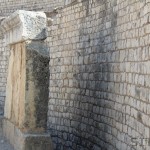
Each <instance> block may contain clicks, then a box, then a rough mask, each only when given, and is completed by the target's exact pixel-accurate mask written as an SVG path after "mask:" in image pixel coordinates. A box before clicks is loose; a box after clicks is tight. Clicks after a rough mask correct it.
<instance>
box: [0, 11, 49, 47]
mask: <svg viewBox="0 0 150 150" xmlns="http://www.w3.org/2000/svg"><path fill="white" fill-rule="evenodd" d="M46 24H47V18H46V14H45V13H44V12H32V11H25V10H18V11H16V12H15V13H13V14H12V15H11V16H9V17H7V18H6V19H4V20H3V21H2V22H1V25H0V33H3V35H4V37H5V44H6V45H11V44H14V43H19V42H23V41H26V40H44V39H46V37H47V31H46Z"/></svg>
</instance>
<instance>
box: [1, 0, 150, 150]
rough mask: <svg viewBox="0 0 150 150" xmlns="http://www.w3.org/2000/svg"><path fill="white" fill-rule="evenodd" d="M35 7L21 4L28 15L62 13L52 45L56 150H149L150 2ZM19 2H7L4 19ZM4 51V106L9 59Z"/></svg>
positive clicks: (95, 0) (51, 127) (111, 0)
mask: <svg viewBox="0 0 150 150" xmlns="http://www.w3.org/2000/svg"><path fill="white" fill-rule="evenodd" d="M32 2H33V1H32ZM32 2H27V1H26V2H23V1H22V2H21V3H22V5H24V7H23V9H29V10H39V9H40V7H43V8H42V9H41V10H43V11H46V12H48V11H51V10H54V9H53V8H54V7H60V6H61V7H62V8H61V9H60V11H59V13H56V14H55V16H54V17H53V23H52V24H50V25H49V26H48V31H49V32H48V38H47V39H46V43H47V46H48V47H49V51H50V64H49V69H50V81H49V82H50V86H49V104H48V108H49V109H48V118H47V119H48V123H47V127H48V132H49V133H50V134H51V137H52V140H53V143H54V148H55V150H149V149H150V147H149V146H148V145H149V144H148V143H144V144H143V143H142V144H141V140H140V139H149V138H150V133H149V132H150V131H149V127H150V117H149V115H150V103H149V102H150V49H149V33H150V30H149V27H150V25H149V23H150V20H149V7H150V6H149V1H148V0H147V1H146V0H142V1H138V0H105V1H104V0H86V1H85V0H80V1H76V2H73V1H70V2H69V1H68V3H67V2H66V1H62V3H61V2H58V3H57V1H55V2H54V1H49V2H46V1H43V2H39V5H38V2H37V4H36V5H34V4H33V3H32ZM21 3H20V4H19V3H17V1H16V4H18V5H15V2H12V3H8V2H7V1H5V3H4V2H3V5H1V6H0V7H1V8H4V9H1V12H2V16H5V15H9V14H10V13H11V12H14V10H15V9H16V8H18V9H21ZM5 4H6V5H5ZM53 4H54V5H53ZM6 6H7V8H6ZM11 6H13V7H11ZM33 6H34V8H33ZM50 8H51V9H50ZM2 44H3V41H2V40H1V46H0V52H1V53H2V55H1V56H0V60H1V61H0V64H1V65H0V67H1V69H0V85H1V86H0V89H1V91H0V102H1V104H2V105H1V106H3V105H4V100H5V83H6V76H7V62H8V54H9V49H8V48H7V49H6V48H5V47H3V45H2ZM4 64H5V65H4ZM135 141H136V144H135Z"/></svg>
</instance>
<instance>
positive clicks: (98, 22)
mask: <svg viewBox="0 0 150 150" xmlns="http://www.w3.org/2000/svg"><path fill="white" fill-rule="evenodd" d="M89 2H90V1H84V2H83V5H84V6H85V7H86V8H87V11H86V18H83V19H82V22H81V26H80V31H79V32H80V48H79V50H78V61H79V63H80V62H81V60H82V59H83V64H82V62H81V64H79V66H78V69H79V73H76V74H74V81H76V82H77V83H76V84H77V88H78V89H79V92H78V94H77V95H76V96H75V97H74V102H75V106H76V108H75V109H76V111H75V114H73V116H72V117H73V120H75V121H74V124H73V126H74V130H73V135H74V139H73V140H74V142H75V143H76V144H77V149H78V150H80V149H87V150H100V149H102V150H110V149H111V150H113V149H116V148H115V142H116V141H117V140H118V139H117V137H115V136H114V137H113V135H112V132H117V130H118V129H116V128H117V127H116V122H119V123H120V124H122V122H123V116H122V113H121V112H119V110H116V111H115V101H116V96H117V95H116V94H115V92H116V90H119V89H118V88H117V87H115V86H114V81H113V73H114V72H116V71H117V69H119V66H118V64H117V61H118V60H117V58H116V59H115V58H113V55H114V54H115V53H114V52H115V50H116V43H115V38H116V30H115V29H116V24H117V13H116V12H114V11H113V8H114V6H115V5H116V1H112V2H110V3H108V2H107V1H103V0H101V1H98V0H97V4H99V5H104V6H103V7H104V8H103V11H101V12H100V13H98V14H96V15H92V11H94V10H93V9H94V8H93V9H92V8H91V7H92V5H90V4H89ZM109 4H111V7H110V9H109V6H108V5H109ZM95 11H96V8H95ZM87 20H88V21H87ZM115 57H118V58H119V53H118V55H116V56H115ZM118 71H119V70H118ZM115 89H116V90H115ZM115 113H118V116H119V117H118V118H115V116H113V115H114V114H115ZM116 136H117V135H116Z"/></svg>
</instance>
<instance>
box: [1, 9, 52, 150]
mask: <svg viewBox="0 0 150 150" xmlns="http://www.w3.org/2000/svg"><path fill="white" fill-rule="evenodd" d="M46 23H47V18H46V15H45V14H44V13H43V12H30V11H23V10H20V11H17V12H15V13H14V14H12V15H11V16H10V17H8V18H6V19H5V20H4V21H2V23H1V27H0V28H1V29H0V30H1V32H3V34H4V37H5V44H6V45H9V46H10V53H11V54H10V59H9V68H8V77H7V88H6V102H5V110H4V116H5V119H4V121H3V132H4V135H5V136H6V137H7V138H8V139H9V140H10V143H11V144H12V145H13V146H14V148H15V149H16V150H52V143H51V138H50V135H48V134H46V124H47V111H48V93H49V51H48V48H47V47H46V46H45V44H44V40H45V39H46V37H47V33H46Z"/></svg>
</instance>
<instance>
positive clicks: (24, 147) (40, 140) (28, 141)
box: [3, 119, 53, 150]
mask: <svg viewBox="0 0 150 150" xmlns="http://www.w3.org/2000/svg"><path fill="white" fill-rule="evenodd" d="M3 132H4V136H5V137H6V138H8V139H10V143H11V144H12V145H13V146H14V148H15V150H53V146H52V142H51V136H50V135H49V134H47V133H43V134H28V133H23V132H22V131H21V130H19V129H18V128H17V127H16V126H15V125H14V124H13V123H11V122H10V121H8V120H7V119H4V120H3Z"/></svg>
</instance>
